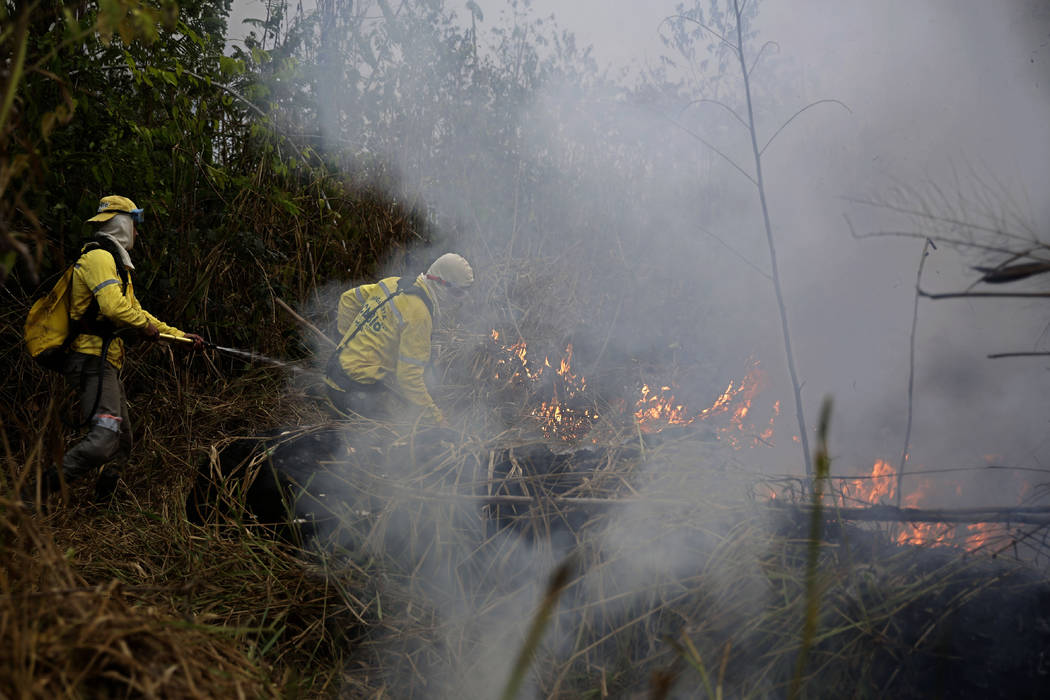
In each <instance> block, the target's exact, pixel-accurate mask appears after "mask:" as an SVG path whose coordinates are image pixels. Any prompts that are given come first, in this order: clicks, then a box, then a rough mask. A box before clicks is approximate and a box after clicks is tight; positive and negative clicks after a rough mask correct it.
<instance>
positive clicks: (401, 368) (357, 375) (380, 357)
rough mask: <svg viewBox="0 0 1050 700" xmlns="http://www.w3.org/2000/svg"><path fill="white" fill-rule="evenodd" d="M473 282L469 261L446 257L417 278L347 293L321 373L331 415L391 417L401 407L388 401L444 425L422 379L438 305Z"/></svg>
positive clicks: (451, 299)
mask: <svg viewBox="0 0 1050 700" xmlns="http://www.w3.org/2000/svg"><path fill="white" fill-rule="evenodd" d="M473 283H474V271H473V270H471V268H470V263H468V262H467V261H466V260H465V259H464V258H463V257H462V256H460V255H456V254H455V253H446V254H444V255H442V256H441V257H439V258H438V259H437V260H435V261H434V264H432V265H431V266H430V268H429V269H428V270H427V271H426V272H424V273H423V274H421V275H418V276H417V277H416V278H415V280H414V281H413V280H412V279H411V278H410V277H401V278H398V277H387V278H386V279H383V280H380V281H379V282H376V283H375V284H364V285H361V286H360V287H354V288H353V289H350V290H348V291H346V292H344V293H343V295H342V296H341V297H340V299H339V315H338V319H337V327H338V329H339V335H340V336H341V342H340V343H339V346H338V347H337V348H336V351H335V352H334V353H333V354H332V358H331V360H330V361H329V362H328V367H327V369H326V371H325V384H326V386H327V389H328V397H329V399H330V400H331V402H332V404H333V405H334V406H335V408H336V410H337V411H338V412H339V413H347V412H354V413H357V414H360V415H365V416H371V417H380V416H386V417H392V416H393V415H396V414H397V413H398V410H397V406H396V405H391V404H392V403H393V404H397V403H399V402H400V403H402V404H404V403H407V404H410V405H411V406H412V407H414V408H415V409H416V410H421V411H423V412H425V413H426V415H427V417H428V418H429V419H430V420H432V421H433V422H434V423H437V424H439V425H443V424H444V422H445V419H444V416H443V415H442V414H441V411H440V410H439V409H438V407H437V406H436V405H435V404H434V399H432V398H431V397H430V392H428V391H427V387H426V384H425V383H424V381H423V369H424V368H425V367H426V365H427V363H428V362H429V361H430V333H431V330H432V329H433V319H434V317H435V316H436V315H437V314H438V313H439V312H440V311H441V307H442V305H451V304H453V303H455V302H456V301H458V300H459V299H461V298H462V297H463V296H464V295H465V294H466V290H467V289H468V288H469V287H470V286H471V285H472V284H473ZM391 399H393V401H391Z"/></svg>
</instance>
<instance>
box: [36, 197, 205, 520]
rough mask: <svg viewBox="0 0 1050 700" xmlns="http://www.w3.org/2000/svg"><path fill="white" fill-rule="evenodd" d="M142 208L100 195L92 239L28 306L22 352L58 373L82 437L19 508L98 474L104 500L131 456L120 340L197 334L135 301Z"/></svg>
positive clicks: (197, 343)
mask: <svg viewBox="0 0 1050 700" xmlns="http://www.w3.org/2000/svg"><path fill="white" fill-rule="evenodd" d="M142 220H143V216H142V210H141V209H138V208H137V207H136V206H135V203H134V202H132V201H131V200H130V199H127V198H126V197H119V196H109V197H103V198H102V200H101V202H100V204H99V207H98V214H97V215H96V216H94V217H92V218H91V219H88V221H89V222H92V223H94V224H98V228H97V230H96V232H95V236H94V238H93V239H92V240H91V241H90V242H88V243H87V244H86V245H85V246H84V247H83V248H82V249H81V251H80V257H79V258H77V261H76V263H75V264H74V265H73V267H72V268H70V269H69V270H67V271H66V273H65V274H64V275H63V276H62V277H61V278H60V279H59V282H58V283H57V284H56V286H55V288H54V289H53V290H52V291H51V293H50V294H49V295H47V296H46V297H44V298H43V299H41V300H40V301H38V302H37V303H36V304H34V306H33V309H32V310H31V311H30V312H29V316H28V318H27V320H26V345H27V348H28V350H29V352H30V354H32V355H33V356H34V358H35V359H37V360H38V361H39V362H40V364H42V365H43V366H45V367H47V368H49V369H54V370H57V371H59V372H61V373H62V374H63V375H65V378H66V380H67V382H68V383H69V384H70V386H71V387H72V389H73V391H74V393H76V394H77V397H78V399H79V402H80V425H81V426H82V427H89V430H88V433H87V435H86V436H85V437H84V438H83V439H82V440H80V442H78V443H77V444H76V445H74V446H73V447H72V448H70V449H69V450H67V451H66V453H65V456H64V457H63V459H62V468H61V476H60V474H59V471H58V469H56V468H55V467H51V468H49V469H47V470H45V471H44V473H43V475H42V477H41V479H40V481H39V482H38V484H37V486H38V487H39V493H37V489H36V488H34V487H33V486H32V485H30V486H28V487H27V488H26V489H25V490H24V491H23V493H22V498H23V500H24V501H26V502H32V501H33V500H35V498H36V497H39V498H40V499H41V500H44V499H46V498H47V496H48V495H49V494H50V493H53V492H55V491H57V490H58V489H59V487H60V485H61V480H62V479H64V480H65V482H66V483H71V482H74V481H76V480H78V479H80V478H82V477H84V476H86V475H88V474H91V473H94V474H97V475H98V480H97V482H96V485H95V498H96V500H99V501H108V500H109V498H110V497H111V496H112V494H113V491H114V490H115V488H116V486H117V481H118V480H119V478H120V474H121V468H122V467H123V466H124V464H125V463H126V462H127V459H128V457H129V456H130V453H131V446H132V437H131V426H130V416H129V414H128V403H127V400H126V398H125V396H124V387H123V385H122V384H121V381H120V376H119V371H120V368H121V366H122V365H123V363H124V338H128V339H129V340H130V339H131V338H132V337H141V338H144V339H145V340H149V341H156V340H157V339H158V338H159V334H160V333H169V334H172V335H174V336H177V337H185V338H189V339H191V340H193V346H194V347H195V348H201V347H203V343H204V339H203V338H201V337H200V336H199V335H195V334H191V333H184V332H183V331H181V330H179V329H177V328H174V327H172V326H169V325H167V324H166V323H163V322H162V321H160V320H158V319H157V318H156V317H154V316H153V315H151V314H150V313H149V312H147V311H145V310H144V309H143V308H142V306H141V305H140V304H139V301H138V299H136V298H135V288H134V285H133V284H132V281H131V270H134V269H135V266H134V265H133V264H132V262H131V256H130V254H129V253H130V251H131V249H132V248H133V247H134V244H135V237H136V234H137V231H136V228H135V224H136V223H142Z"/></svg>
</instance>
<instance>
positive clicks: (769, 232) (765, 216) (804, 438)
mask: <svg viewBox="0 0 1050 700" xmlns="http://www.w3.org/2000/svg"><path fill="white" fill-rule="evenodd" d="M733 10H734V13H735V15H736V36H737V43H736V46H735V47H734V49H735V50H736V55H737V58H738V59H739V61H740V74H741V76H742V77H743V80H744V95H745V96H746V97H747V125H748V132H749V133H750V134H751V150H752V153H753V154H754V157H755V183H756V187H757V188H758V199H759V201H760V202H761V204H762V221H763V223H764V224H765V228H766V242H767V243H768V244H769V262H770V268H771V270H772V273H773V291H774V292H775V293H776V297H777V309H778V310H779V312H780V327H781V331H782V332H783V334H784V353H785V354H786V355H787V366H788V374H789V375H790V376H791V388H792V390H793V391H794V394H795V415H796V417H797V418H798V432H799V441H800V442H801V444H802V458H803V461H804V464H805V465H806V476H807V477H809V478H812V477H813V463H812V458H811V457H810V454H809V435H808V433H807V432H806V418H805V413H804V411H803V407H802V385H801V384H800V383H799V380H798V371H797V370H796V369H795V356H794V353H793V352H792V350H791V333H790V332H789V330H788V316H787V306H786V305H785V304H784V291H783V287H782V285H781V282H780V268H779V267H778V266H777V248H776V245H775V243H774V241H773V226H772V224H770V222H769V205H768V203H767V201H766V188H765V180H764V179H763V176H762V151H761V149H759V147H758V133H757V129H756V127H755V113H754V107H753V106H752V103H751V79H750V76H749V75H748V70H747V61H746V60H745V59H744V32H743V27H742V26H741V25H742V23H743V20H742V17H741V14H742V13H741V9H740V2H739V0H733Z"/></svg>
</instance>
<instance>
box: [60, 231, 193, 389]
mask: <svg viewBox="0 0 1050 700" xmlns="http://www.w3.org/2000/svg"><path fill="white" fill-rule="evenodd" d="M71 294H72V298H71V299H70V304H69V317H70V318H72V319H79V318H81V317H82V316H83V315H84V313H85V312H86V311H87V309H88V306H90V305H91V297H92V296H94V297H95V298H96V299H98V308H99V314H98V318H99V319H102V318H106V319H109V320H110V321H112V322H113V324H114V325H116V326H117V330H120V329H121V328H145V327H146V324H147V323H149V322H152V323H153V325H154V326H156V327H157V330H158V331H160V332H161V333H170V334H172V335H175V336H179V337H182V336H184V335H185V333H183V332H182V331H180V330H179V329H178V328H175V327H173V326H169V325H168V324H166V323H164V322H162V321H159V320H158V319H157V318H156V317H155V316H153V315H152V314H150V313H149V312H148V311H146V310H144V309H143V308H142V306H141V305H140V304H139V301H138V299H136V298H135V288H134V286H133V284H132V282H131V272H130V271H129V272H128V289H127V293H126V294H122V293H121V281H120V275H119V274H117V263H116V261H115V260H114V258H113V256H112V255H110V254H109V253H108V252H107V251H105V250H103V249H101V248H95V249H94V250H89V251H88V252H87V253H84V254H83V255H81V256H80V259H79V260H77V262H76V264H75V265H73V289H72V292H71ZM70 349H71V350H72V351H73V352H82V353H85V354H88V355H95V356H96V357H97V356H98V355H101V354H102V338H100V337H99V336H97V335H88V334H81V335H79V336H77V338H76V340H74V341H73V344H72V345H71V346H70ZM106 359H107V360H108V361H109V363H110V364H111V365H113V366H114V367H116V368H117V369H120V367H121V365H123V364H124V341H122V340H121V339H120V338H119V337H117V338H114V339H113V341H112V342H111V343H110V344H109V352H108V353H107V357H106Z"/></svg>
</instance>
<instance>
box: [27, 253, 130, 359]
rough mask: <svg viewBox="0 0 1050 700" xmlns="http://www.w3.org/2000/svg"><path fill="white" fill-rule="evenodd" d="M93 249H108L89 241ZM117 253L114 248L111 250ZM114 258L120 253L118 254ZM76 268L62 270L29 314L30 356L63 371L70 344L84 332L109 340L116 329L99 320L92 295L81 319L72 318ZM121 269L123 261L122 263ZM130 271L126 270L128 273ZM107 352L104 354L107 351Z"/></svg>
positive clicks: (105, 321) (124, 289) (124, 286)
mask: <svg viewBox="0 0 1050 700" xmlns="http://www.w3.org/2000/svg"><path fill="white" fill-rule="evenodd" d="M92 248H106V249H107V250H108V248H107V247H106V246H103V245H98V244H95V243H89V244H88V245H87V246H85V248H84V250H83V251H81V252H82V253H83V252H86V251H87V250H90V249H92ZM109 253H110V255H113V252H112V251H109ZM114 260H116V256H115V255H114ZM73 267H74V266H72V265H71V266H70V267H69V269H68V270H66V271H65V272H63V273H62V276H61V277H59V278H58V281H57V282H55V286H54V287H52V288H51V291H50V292H48V293H47V294H45V295H44V296H42V297H41V298H39V299H37V300H36V302H34V303H33V306H32V307H31V308H30V309H29V314H28V315H27V316H26V325H25V333H24V337H25V341H26V349H27V350H28V351H29V354H30V356H31V357H32V358H33V359H34V360H36V361H37V363H38V364H40V366H42V367H43V368H44V369H49V370H53V371H55V372H61V371H62V368H63V366H65V363H66V357H67V356H68V355H69V346H70V345H72V344H73V340H74V339H75V338H76V337H77V336H78V335H80V334H81V333H90V334H91V335H97V336H100V337H102V338H103V340H105V339H106V338H107V337H111V336H112V335H113V333H114V331H115V330H116V329H115V328H114V326H113V324H112V323H110V322H109V321H108V320H105V319H97V318H96V317H97V316H98V299H96V298H94V296H92V298H91V304H90V305H89V306H88V308H87V310H85V311H84V314H83V316H81V317H80V318H79V319H71V318H70V307H71V305H72V301H73ZM118 269H119V263H118ZM125 274H126V273H125ZM121 280H122V281H123V282H124V284H123V291H124V293H125V294H126V293H127V278H126V277H125V276H124V275H122V276H121ZM103 354H104V353H103Z"/></svg>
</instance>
